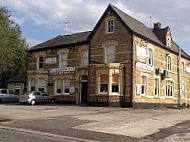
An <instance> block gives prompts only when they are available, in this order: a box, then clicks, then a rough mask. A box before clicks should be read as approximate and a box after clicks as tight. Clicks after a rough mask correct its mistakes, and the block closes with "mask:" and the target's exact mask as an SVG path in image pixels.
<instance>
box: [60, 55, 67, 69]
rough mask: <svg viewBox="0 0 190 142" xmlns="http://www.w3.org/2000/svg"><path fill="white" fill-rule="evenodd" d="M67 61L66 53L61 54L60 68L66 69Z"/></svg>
mask: <svg viewBox="0 0 190 142" xmlns="http://www.w3.org/2000/svg"><path fill="white" fill-rule="evenodd" d="M67 61H68V53H61V54H60V68H65V67H67Z"/></svg>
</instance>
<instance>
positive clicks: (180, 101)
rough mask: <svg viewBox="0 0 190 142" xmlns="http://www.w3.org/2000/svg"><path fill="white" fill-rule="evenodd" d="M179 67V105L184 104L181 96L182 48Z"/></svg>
mask: <svg viewBox="0 0 190 142" xmlns="http://www.w3.org/2000/svg"><path fill="white" fill-rule="evenodd" d="M178 67H179V75H178V77H179V106H182V96H181V48H179V57H178Z"/></svg>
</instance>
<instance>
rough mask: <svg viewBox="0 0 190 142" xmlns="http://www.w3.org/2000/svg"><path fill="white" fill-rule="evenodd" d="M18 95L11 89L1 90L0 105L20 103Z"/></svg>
mask: <svg viewBox="0 0 190 142" xmlns="http://www.w3.org/2000/svg"><path fill="white" fill-rule="evenodd" d="M18 98H19V95H18V93H16V92H14V91H12V90H10V89H0V103H2V102H11V103H12V102H18Z"/></svg>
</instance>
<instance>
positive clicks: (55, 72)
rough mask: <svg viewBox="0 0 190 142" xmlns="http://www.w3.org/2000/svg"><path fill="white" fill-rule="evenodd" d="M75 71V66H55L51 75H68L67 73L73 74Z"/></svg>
mask: <svg viewBox="0 0 190 142" xmlns="http://www.w3.org/2000/svg"><path fill="white" fill-rule="evenodd" d="M74 72H75V67H66V68H55V69H51V70H50V74H51V75H67V74H73V73H74Z"/></svg>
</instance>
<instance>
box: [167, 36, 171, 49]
mask: <svg viewBox="0 0 190 142" xmlns="http://www.w3.org/2000/svg"><path fill="white" fill-rule="evenodd" d="M166 46H167V47H171V37H170V36H167V37H166Z"/></svg>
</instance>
